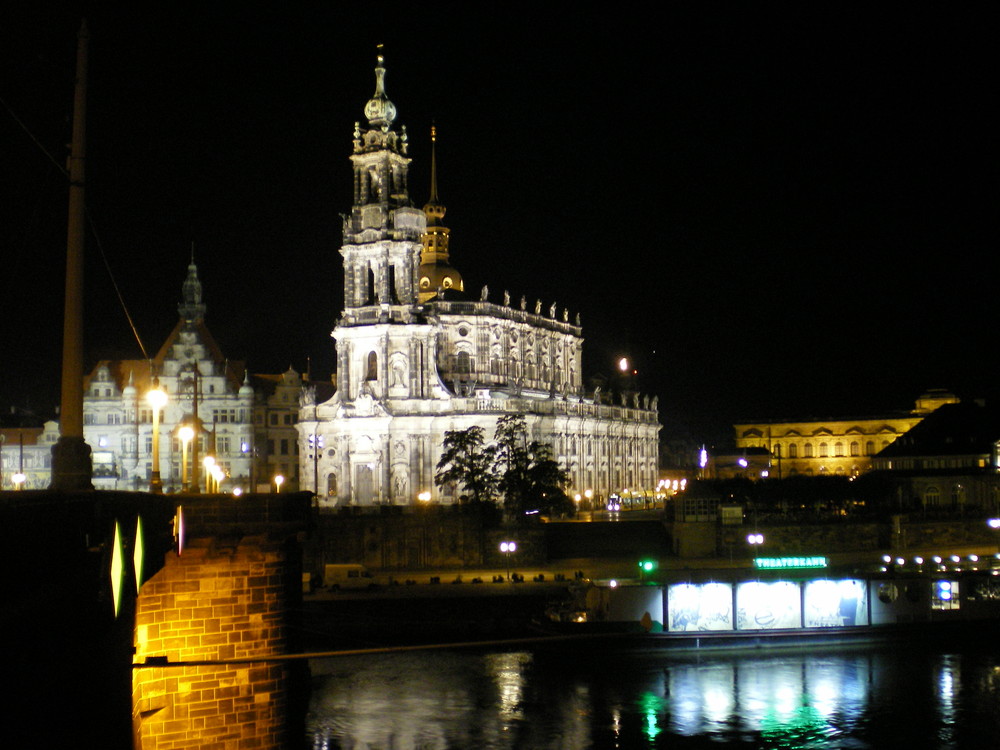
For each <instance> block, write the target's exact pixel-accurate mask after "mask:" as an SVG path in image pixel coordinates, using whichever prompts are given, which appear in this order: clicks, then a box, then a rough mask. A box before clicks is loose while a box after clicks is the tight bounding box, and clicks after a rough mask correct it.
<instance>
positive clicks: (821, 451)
mask: <svg viewBox="0 0 1000 750" xmlns="http://www.w3.org/2000/svg"><path fill="white" fill-rule="evenodd" d="M819 455H820V456H821V457H822V458H826V457H827V456H829V455H830V449H829V448H828V447H827V445H826V443H820V444H819Z"/></svg>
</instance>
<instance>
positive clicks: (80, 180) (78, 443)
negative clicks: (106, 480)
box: [52, 21, 94, 492]
mask: <svg viewBox="0 0 1000 750" xmlns="http://www.w3.org/2000/svg"><path fill="white" fill-rule="evenodd" d="M89 39H90V35H89V33H88V31H87V22H86V21H83V22H82V23H81V24H80V33H79V34H78V37H77V52H76V89H75V93H74V96H73V145H72V147H71V151H70V157H69V223H68V227H67V231H66V299H65V312H64V314H63V361H62V393H61V406H60V410H59V440H58V441H57V442H56V444H55V445H53V446H52V489H54V490H60V491H64V492H75V491H78V490H92V489H93V488H94V486H93V483H92V481H91V480H92V478H93V463H92V460H91V455H90V446H89V445H87V443H86V441H84V439H83V250H84V234H85V220H84V219H85V211H86V209H85V204H84V191H83V188H84V158H85V156H86V121H87V46H88V42H89Z"/></svg>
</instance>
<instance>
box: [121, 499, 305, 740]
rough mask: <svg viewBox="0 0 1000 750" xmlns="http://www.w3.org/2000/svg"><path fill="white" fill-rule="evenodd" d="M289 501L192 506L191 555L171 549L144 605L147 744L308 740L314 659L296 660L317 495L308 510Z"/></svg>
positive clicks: (139, 613) (187, 547) (140, 644)
mask: <svg viewBox="0 0 1000 750" xmlns="http://www.w3.org/2000/svg"><path fill="white" fill-rule="evenodd" d="M277 498H278V496H276V495H261V496H250V497H243V498H240V499H235V498H231V497H221V498H199V499H198V500H197V501H196V502H195V503H189V504H185V505H182V506H181V514H182V515H181V518H182V519H183V523H182V527H183V528H185V529H187V530H188V533H187V539H182V540H181V542H180V543H181V545H182V547H181V549H180V554H178V553H177V550H176V549H175V550H173V551H171V552H169V553H167V555H166V556H165V559H164V564H163V567H162V568H160V570H159V571H158V572H157V573H156V574H155V575H153V577H152V578H150V579H149V580H147V581H146V582H145V583H144V584H143V586H142V588H141V589H140V591H139V595H138V597H137V599H136V603H135V630H134V649H135V650H134V655H133V669H132V724H133V732H134V738H135V739H134V747H135V748H136V750H186V749H188V748H190V749H191V750H195V748H197V749H198V750H215V749H216V748H217V749H218V750H224V749H228V748H240V749H241V750H242V749H243V748H261V749H262V750H284V748H290V747H293V746H294V747H297V746H299V744H301V737H302V736H303V735H302V734H301V732H300V731H298V730H299V726H298V724H297V719H296V717H300V716H301V715H302V712H301V711H299V710H298V708H297V706H296V700H297V697H298V696H299V695H302V694H303V691H302V688H303V685H302V684H301V682H300V681H301V679H302V670H304V669H305V667H304V665H303V663H302V662H293V661H289V660H287V659H286V658H284V657H287V655H288V654H289V653H290V651H291V649H292V647H293V644H292V641H293V640H294V636H293V635H292V634H291V628H290V626H291V624H292V623H291V619H290V618H291V616H292V613H294V612H297V611H298V609H299V607H300V605H301V597H302V593H301V592H302V578H301V573H302V550H301V541H302V534H303V533H304V532H305V530H306V527H307V516H308V508H309V506H308V497H307V496H306V497H304V498H298V500H299V503H298V507H296V503H295V500H296V498H295V496H286V498H283V499H282V500H281V501H280V502H279V501H278V500H277ZM286 500H287V503H288V504H287V505H286V504H285V501H286ZM303 501H304V502H305V503H306V505H305V506H304V507H302V502H303ZM297 680H298V681H297Z"/></svg>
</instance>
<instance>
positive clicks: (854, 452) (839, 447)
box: [771, 440, 889, 458]
mask: <svg viewBox="0 0 1000 750" xmlns="http://www.w3.org/2000/svg"><path fill="white" fill-rule="evenodd" d="M888 445H889V441H887V440H883V441H882V448H885V447H887V446H888ZM784 448H785V446H783V445H782V444H781V443H775V444H774V446H773V447H772V449H771V451H772V454H773V455H774V456H776V457H778V458H799V457H800V456H799V452H800V450H799V444H798V443H789V444H788V446H787V448H788V450H787V453H786V452H785V451H784ZM832 449H833V453H832V454H831V453H830V450H831V447H830V445H829V444H828V443H819V445H816V446H814V445H813V444H812V443H805V444H804V445H802V446H801V453H802V456H801V457H802V458H816V457H819V458H829V457H830V456H831V455H832V456H834V457H836V458H842V457H845V456H848V455H850V456H860V455H861V444H860V443H859V442H857V441H852V442H851V443H850V445H848V446H847V450H848V452H847V453H845V452H844V444H843V443H841V442H836V443H834V444H833V448H832ZM875 452H876V451H875V442H874V441H873V440H869V441H867V442H866V443H865V453H864V455H866V456H874V455H875Z"/></svg>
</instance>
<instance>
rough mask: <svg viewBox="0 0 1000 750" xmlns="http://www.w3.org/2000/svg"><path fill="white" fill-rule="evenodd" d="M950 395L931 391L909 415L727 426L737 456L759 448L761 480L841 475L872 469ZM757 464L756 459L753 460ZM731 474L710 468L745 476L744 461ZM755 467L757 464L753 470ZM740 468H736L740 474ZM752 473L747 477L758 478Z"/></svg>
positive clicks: (949, 400) (951, 398)
mask: <svg viewBox="0 0 1000 750" xmlns="http://www.w3.org/2000/svg"><path fill="white" fill-rule="evenodd" d="M957 402H958V398H957V397H956V396H954V395H953V394H951V393H948V392H946V391H940V390H932V391H929V392H927V393H925V394H924V395H922V396H921V397H920V398H919V399H917V401H916V403H915V404H914V407H913V409H912V410H911V411H906V412H886V413H883V414H877V415H872V416H863V417H856V416H855V417H835V418H827V419H816V418H811V419H802V418H799V419H775V420H767V421H758V422H749V423H741V424H736V425H733V430H734V432H735V436H736V449H737V452H736V454H734V455H733V456H732V457H733V458H738V457H739V456H744V457H745V456H747V451H749V450H751V449H761V450H763V451H764V453H765V455H766V456H767V457H768V459H769V462H768V465H767V467H766V471H767V476H771V477H776V478H781V477H788V476H795V475H805V476H846V477H853V476H858V475H859V474H863V473H864V472H866V471H869V470H870V469H871V468H872V458H873V456H875V455H876V454H878V453H879V452H880V451H883V450H884V449H885V448H887V447H889V446H890V445H892V444H893V443H894V442H895V441H896V439H897V438H899V437H900V436H901V435H903V434H905V433H907V432H908V431H909V430H911V429H913V428H914V427H916V426H917V425H918V424H920V422H921V421H922V420H923V419H924V418H925V417H926V416H927V415H928V414H931V413H932V412H934V411H935V410H936V409H938V408H940V407H941V406H943V405H945V404H953V403H957ZM758 463H759V458H758ZM737 466H738V469H737V470H736V471H729V472H726V471H724V470H722V469H721V468H719V467H717V468H716V473H715V475H716V476H719V477H725V476H732V475H734V474H736V475H739V476H750V474H749V473H748V472H747V471H746V468H745V467H746V463H743V464H738V465H737ZM757 468H758V469H759V466H758V467H757ZM740 469H742V470H740ZM759 475H760V471H759V470H758V471H757V472H756V473H755V474H753V475H752V476H755V477H756V476H759Z"/></svg>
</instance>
